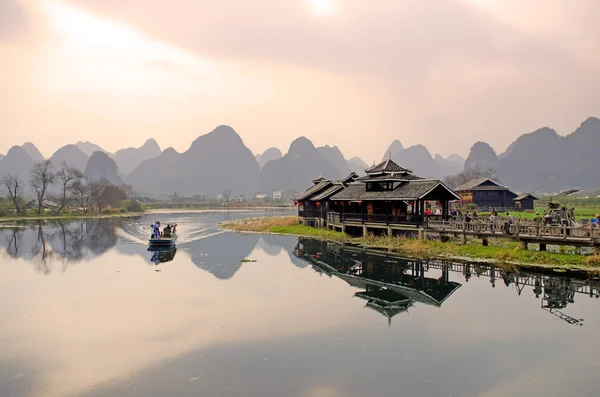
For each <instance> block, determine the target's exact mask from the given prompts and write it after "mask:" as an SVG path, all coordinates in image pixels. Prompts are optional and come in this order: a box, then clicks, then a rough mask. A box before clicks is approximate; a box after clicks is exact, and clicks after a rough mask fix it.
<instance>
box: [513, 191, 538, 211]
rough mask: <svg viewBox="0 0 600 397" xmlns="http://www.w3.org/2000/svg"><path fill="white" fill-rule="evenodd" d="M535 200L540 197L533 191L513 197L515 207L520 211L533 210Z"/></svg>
mask: <svg viewBox="0 0 600 397" xmlns="http://www.w3.org/2000/svg"><path fill="white" fill-rule="evenodd" d="M535 200H539V199H538V198H537V197H535V196H534V195H533V194H531V193H523V194H520V195H518V196H517V197H515V198H514V199H513V201H514V203H515V209H516V210H519V211H524V210H533V207H534V205H533V204H534V201H535Z"/></svg>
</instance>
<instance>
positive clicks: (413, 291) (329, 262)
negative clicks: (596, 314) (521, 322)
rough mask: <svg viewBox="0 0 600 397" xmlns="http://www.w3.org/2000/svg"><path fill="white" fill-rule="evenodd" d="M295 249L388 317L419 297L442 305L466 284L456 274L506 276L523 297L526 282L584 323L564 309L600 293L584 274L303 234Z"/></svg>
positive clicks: (545, 301)
mask: <svg viewBox="0 0 600 397" xmlns="http://www.w3.org/2000/svg"><path fill="white" fill-rule="evenodd" d="M294 254H295V255H296V256H297V257H299V258H302V259H303V260H305V261H306V262H308V263H310V264H311V265H312V267H313V269H314V270H315V271H317V272H319V273H322V274H326V275H328V276H330V277H338V278H340V279H342V280H344V281H345V282H347V283H348V284H349V285H351V286H353V287H356V288H358V289H360V290H361V291H360V292H356V293H355V294H354V296H355V297H357V298H360V299H363V300H365V301H366V302H367V303H366V305H365V307H367V308H369V309H372V310H375V311H377V312H379V313H381V314H382V315H383V316H385V317H387V319H388V323H389V324H390V325H391V321H392V317H394V316H396V315H398V314H400V313H404V312H407V311H408V309H409V308H410V307H411V306H413V305H414V303H416V302H419V303H423V304H426V305H431V306H437V307H441V306H442V303H444V301H446V300H447V299H448V298H449V297H450V296H451V295H452V294H453V293H454V292H455V291H456V290H457V289H458V288H459V287H461V284H460V283H458V282H455V281H451V280H450V278H451V277H450V275H451V273H455V274H462V275H463V276H464V280H465V282H468V281H469V280H470V279H471V277H472V276H473V275H475V276H476V277H487V278H489V282H490V286H491V287H492V288H495V287H496V280H499V279H501V280H502V281H503V283H504V285H505V286H506V287H509V286H512V287H513V288H514V290H515V292H516V293H517V294H518V295H519V296H520V295H521V294H522V292H523V290H524V289H525V288H526V287H532V289H531V291H532V292H533V294H534V295H535V297H536V298H538V299H539V298H540V296H541V298H542V299H541V308H542V309H543V310H545V311H547V312H549V313H551V314H553V315H554V316H556V317H558V318H560V319H561V320H564V321H566V322H567V323H569V324H578V325H583V322H582V321H581V320H580V319H578V318H574V317H572V316H569V315H567V314H565V313H563V312H562V311H561V310H562V309H565V308H566V307H567V305H568V304H569V303H573V302H574V301H575V295H577V294H579V295H587V296H589V297H594V298H598V297H599V296H600V281H599V280H597V279H589V278H587V277H585V275H581V276H580V277H576V276H558V275H553V274H544V273H531V272H516V271H509V270H505V269H500V268H497V267H495V266H485V265H473V264H466V263H454V262H443V261H422V260H414V259H407V258H401V257H398V256H397V255H391V254H389V253H386V252H383V251H377V250H363V249H362V248H360V247H357V246H352V245H343V244H337V243H331V242H323V241H316V240H311V239H304V238H300V239H299V240H298V244H297V246H296V248H295V249H294Z"/></svg>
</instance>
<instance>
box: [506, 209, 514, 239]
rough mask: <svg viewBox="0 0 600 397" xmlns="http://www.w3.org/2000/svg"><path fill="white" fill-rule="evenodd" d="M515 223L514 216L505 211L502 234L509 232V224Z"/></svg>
mask: <svg viewBox="0 0 600 397" xmlns="http://www.w3.org/2000/svg"><path fill="white" fill-rule="evenodd" d="M513 223H515V218H513V216H512V215H511V214H510V213H508V212H507V213H506V222H504V234H506V235H509V234H510V225H512V224H513Z"/></svg>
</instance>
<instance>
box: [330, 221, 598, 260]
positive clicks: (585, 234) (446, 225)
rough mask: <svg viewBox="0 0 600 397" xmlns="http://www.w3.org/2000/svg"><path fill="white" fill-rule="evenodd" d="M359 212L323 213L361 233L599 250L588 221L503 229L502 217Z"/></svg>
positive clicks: (333, 226) (595, 231) (529, 223)
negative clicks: (467, 219) (453, 217)
mask: <svg viewBox="0 0 600 397" xmlns="http://www.w3.org/2000/svg"><path fill="white" fill-rule="evenodd" d="M394 218H395V217H390V216H385V215H383V216H377V215H363V216H360V217H352V216H350V217H348V216H343V215H340V214H337V213H331V212H330V213H329V214H327V227H328V228H330V229H337V230H341V231H345V230H346V227H350V226H351V227H359V228H360V227H362V231H363V235H365V234H367V233H369V232H370V231H373V230H374V229H378V230H382V229H383V230H387V234H392V233H393V231H394V230H400V231H407V232H416V233H418V236H419V238H426V237H427V235H431V234H435V235H439V236H440V237H460V238H462V240H463V242H464V241H466V238H467V236H471V237H473V238H479V239H481V240H482V242H483V244H484V245H487V242H488V239H489V238H508V239H511V240H514V241H519V242H521V244H522V245H523V247H526V246H527V244H529V243H535V244H540V249H541V250H545V249H546V245H565V246H575V247H594V248H595V249H596V251H597V252H598V251H600V227H598V226H596V225H594V224H592V223H590V224H588V225H585V226H577V227H573V226H566V225H536V224H535V223H534V222H533V221H530V220H522V221H521V222H518V223H513V224H511V225H510V228H509V232H508V233H506V231H505V226H504V223H503V221H500V222H494V223H490V222H487V221H485V220H473V221H471V222H464V221H462V220H442V219H441V218H440V217H433V216H432V217H425V218H424V219H420V218H419V219H417V218H411V217H410V215H409V216H405V217H398V219H394Z"/></svg>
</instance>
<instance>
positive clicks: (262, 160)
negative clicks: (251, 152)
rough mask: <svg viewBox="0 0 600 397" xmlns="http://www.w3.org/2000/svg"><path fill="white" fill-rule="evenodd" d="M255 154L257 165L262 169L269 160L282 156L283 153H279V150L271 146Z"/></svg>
mask: <svg viewBox="0 0 600 397" xmlns="http://www.w3.org/2000/svg"><path fill="white" fill-rule="evenodd" d="M256 156H257V157H256V161H258V166H259V167H260V168H261V169H262V168H263V167H264V166H265V164H267V163H268V162H269V161H271V160H277V159H280V158H282V157H283V154H281V150H279V149H277V148H276V147H271V148H268V149H267V150H265V152H264V153H263V154H257V155H256Z"/></svg>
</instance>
